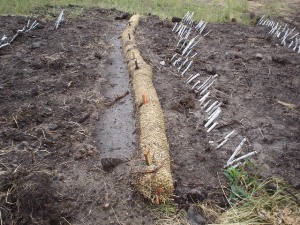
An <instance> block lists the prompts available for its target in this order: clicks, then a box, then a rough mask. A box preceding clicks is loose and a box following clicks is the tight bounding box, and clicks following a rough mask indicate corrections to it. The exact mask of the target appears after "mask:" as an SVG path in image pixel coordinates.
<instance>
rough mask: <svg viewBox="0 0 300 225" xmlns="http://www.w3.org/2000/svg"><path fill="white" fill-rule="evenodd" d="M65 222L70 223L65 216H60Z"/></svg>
mask: <svg viewBox="0 0 300 225" xmlns="http://www.w3.org/2000/svg"><path fill="white" fill-rule="evenodd" d="M61 218H62V219H63V220H64V221H65V222H66V223H67V224H69V225H71V224H70V223H69V221H68V220H67V219H66V218H65V217H61Z"/></svg>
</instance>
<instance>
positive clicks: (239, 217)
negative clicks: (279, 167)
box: [218, 163, 300, 224]
mask: <svg viewBox="0 0 300 225" xmlns="http://www.w3.org/2000/svg"><path fill="white" fill-rule="evenodd" d="M249 165H250V164H249V163H248V164H246V166H245V167H242V168H241V169H235V168H229V169H227V170H226V171H225V176H226V177H227V178H228V180H229V184H230V195H229V197H228V201H229V202H230V203H231V206H232V207H231V208H230V209H229V210H227V211H226V212H224V213H222V214H221V215H220V216H219V219H218V222H219V223H224V224H228V223H243V224H244V223H245V224H300V207H299V205H300V202H299V200H300V193H299V192H297V193H293V189H292V188H290V187H289V186H288V185H287V184H286V183H285V182H283V181H282V180H281V179H279V178H276V177H272V178H269V179H267V180H262V179H260V178H259V176H258V175H257V174H255V173H254V174H253V172H251V173H250V172H247V171H253V166H252V165H250V166H249ZM249 167H250V169H249Z"/></svg>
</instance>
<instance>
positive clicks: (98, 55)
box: [94, 52, 102, 59]
mask: <svg viewBox="0 0 300 225" xmlns="http://www.w3.org/2000/svg"><path fill="white" fill-rule="evenodd" d="M94 56H95V58H97V59H102V54H101V53H100V52H95V53H94Z"/></svg>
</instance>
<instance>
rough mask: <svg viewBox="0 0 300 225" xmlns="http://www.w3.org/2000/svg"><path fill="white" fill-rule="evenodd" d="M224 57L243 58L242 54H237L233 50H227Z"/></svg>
mask: <svg viewBox="0 0 300 225" xmlns="http://www.w3.org/2000/svg"><path fill="white" fill-rule="evenodd" d="M225 56H228V57H229V58H235V59H238V58H244V54H243V53H242V52H237V51H234V50H229V51H227V52H225Z"/></svg>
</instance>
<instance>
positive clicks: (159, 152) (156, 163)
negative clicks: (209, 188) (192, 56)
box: [122, 15, 174, 203]
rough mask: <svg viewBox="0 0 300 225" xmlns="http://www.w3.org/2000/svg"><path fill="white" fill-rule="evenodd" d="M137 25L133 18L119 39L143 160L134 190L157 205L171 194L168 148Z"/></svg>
mask: <svg viewBox="0 0 300 225" xmlns="http://www.w3.org/2000/svg"><path fill="white" fill-rule="evenodd" d="M138 22H139V15H134V16H132V17H131V19H130V20H129V23H128V25H127V27H126V29H125V31H124V32H123V35H122V43H123V53H124V56H125V58H126V61H127V65H128V70H129V73H130V76H131V80H132V88H133V94H134V100H135V104H136V106H137V110H138V116H139V118H138V120H139V130H140V138H139V149H140V150H141V157H143V158H144V159H145V171H146V172H145V173H140V174H139V175H138V181H137V189H138V190H139V191H140V192H141V193H142V194H143V195H144V196H145V197H146V198H148V199H151V200H152V201H155V202H156V203H159V202H166V201H168V200H169V199H170V196H171V195H172V193H173V191H174V186H173V180H172V175H171V170H170V153H169V151H170V148H169V144H168V140H167V136H166V132H165V124H164V116H163V112H162V109H161V106H160V103H159V100H158V96H157V93H156V90H155V88H154V86H153V83H152V68H151V66H149V65H148V64H147V63H146V62H145V61H144V60H143V58H142V56H141V55H140V52H139V50H138V48H137V45H136V42H135V38H134V32H135V29H136V28H137V26H138ZM147 171H148V172H147Z"/></svg>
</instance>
